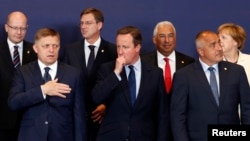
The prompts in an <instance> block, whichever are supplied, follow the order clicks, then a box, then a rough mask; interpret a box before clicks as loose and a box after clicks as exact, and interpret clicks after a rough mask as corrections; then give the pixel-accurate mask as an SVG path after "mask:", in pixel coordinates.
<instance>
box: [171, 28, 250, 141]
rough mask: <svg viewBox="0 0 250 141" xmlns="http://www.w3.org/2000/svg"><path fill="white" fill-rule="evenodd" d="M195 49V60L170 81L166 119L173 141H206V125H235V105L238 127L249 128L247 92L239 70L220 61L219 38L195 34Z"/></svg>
mask: <svg viewBox="0 0 250 141" xmlns="http://www.w3.org/2000/svg"><path fill="white" fill-rule="evenodd" d="M196 49H197V52H198V54H199V60H197V61H196V62H195V63H193V64H190V65H189V66H187V67H185V68H183V69H181V70H180V71H177V72H176V73H175V75H174V79H173V88H172V99H171V106H170V112H171V113H170V115H171V127H172V131H173V135H174V140H175V141H207V140H208V139H207V138H208V134H207V133H208V125H209V124H215V125H219V124H227V125H228V124H231V125H239V124H240V118H239V115H238V105H239V104H240V105H241V122H242V124H250V88H249V84H248V80H247V77H246V73H245V71H244V69H243V67H241V66H239V65H236V64H233V63H229V62H225V61H222V59H223V53H222V48H221V46H220V44H219V38H218V36H217V34H216V33H214V32H212V31H203V32H200V33H199V34H197V36H196ZM211 68H212V69H211ZM210 71H211V72H210ZM212 76H215V77H212ZM210 86H211V87H210Z"/></svg>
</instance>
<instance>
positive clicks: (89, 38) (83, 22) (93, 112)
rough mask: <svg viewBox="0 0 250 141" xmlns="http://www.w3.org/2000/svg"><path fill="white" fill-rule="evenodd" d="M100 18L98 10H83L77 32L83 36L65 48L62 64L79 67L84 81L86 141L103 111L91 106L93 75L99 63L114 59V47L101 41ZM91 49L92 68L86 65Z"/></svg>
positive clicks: (92, 139) (93, 135) (92, 135)
mask: <svg viewBox="0 0 250 141" xmlns="http://www.w3.org/2000/svg"><path fill="white" fill-rule="evenodd" d="M103 22H104V17H103V14H102V12H101V11H100V10H98V9H95V8H87V9H85V10H83V11H82V12H81V14H80V29H81V33H82V36H83V39H82V40H81V41H77V42H75V43H72V44H70V45H68V46H67V47H66V48H65V55H64V62H66V63H68V64H70V65H72V66H74V67H77V68H79V69H80V70H82V71H83V73H84V75H85V78H84V79H85V80H86V81H87V88H86V89H87V97H86V99H87V100H86V101H87V118H88V119H87V120H88V132H89V133H88V136H89V141H95V140H96V139H95V138H96V135H97V132H98V129H99V127H100V123H101V119H102V117H103V114H104V112H105V105H104V104H103V103H102V104H100V105H95V104H94V103H93V102H92V98H91V95H90V91H91V90H92V88H93V87H94V85H95V83H96V75H97V70H98V69H99V66H100V65H101V64H102V63H105V62H109V61H113V60H115V59H116V56H117V54H116V47H115V45H114V44H112V43H110V42H108V41H106V40H104V39H103V38H101V36H100V33H101V29H102V27H103ZM89 46H91V48H93V46H95V47H94V48H93V50H94V53H93V54H94V57H93V58H94V59H93V60H94V62H93V65H92V67H91V66H90V65H89V64H91V63H88V62H89V60H91V59H89V56H91V55H90V54H91V51H90V48H89Z"/></svg>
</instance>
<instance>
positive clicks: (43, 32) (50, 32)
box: [34, 28, 60, 42]
mask: <svg viewBox="0 0 250 141" xmlns="http://www.w3.org/2000/svg"><path fill="white" fill-rule="evenodd" d="M48 36H53V37H54V36H56V37H57V38H58V39H59V40H60V35H59V33H58V32H57V31H56V30H54V29H51V28H41V29H39V30H37V32H36V34H35V38H34V40H35V42H37V41H39V40H40V39H41V38H43V37H48Z"/></svg>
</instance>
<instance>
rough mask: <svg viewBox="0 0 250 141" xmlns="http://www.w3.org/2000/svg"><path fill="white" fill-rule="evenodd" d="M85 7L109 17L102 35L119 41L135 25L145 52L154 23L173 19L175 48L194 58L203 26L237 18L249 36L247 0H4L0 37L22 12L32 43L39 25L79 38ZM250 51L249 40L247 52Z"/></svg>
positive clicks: (0, 11)
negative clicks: (10, 18) (15, 14)
mask: <svg viewBox="0 0 250 141" xmlns="http://www.w3.org/2000/svg"><path fill="white" fill-rule="evenodd" d="M87 7H96V8H98V9H100V10H102V11H103V13H104V17H105V21H104V28H103V30H102V36H103V37H104V38H105V39H107V40H109V41H111V42H115V34H116V31H117V29H118V28H120V27H122V26H125V25H133V26H137V27H139V28H140V29H141V31H142V33H143V49H142V52H143V53H144V52H148V51H152V50H153V49H154V48H155V47H154V45H153V43H152V34H153V33H152V32H153V28H154V26H155V24H156V23H157V22H159V21H162V20H169V21H171V22H172V23H173V24H174V25H175V27H176V30H177V47H176V49H177V50H179V51H181V52H183V53H186V54H188V55H190V56H193V57H196V56H197V53H196V50H195V46H194V38H195V35H196V34H197V33H198V32H199V31H201V30H204V29H210V30H213V31H216V30H217V27H218V26H219V25H220V24H223V23H225V22H233V23H236V24H240V25H241V26H243V27H244V28H245V30H246V32H247V33H249V34H250V25H249V24H250V1H249V0H237V1H236V0H172V1H171V0H41V1H36V0H15V1H14V0H0V27H1V28H0V40H1V41H2V40H5V38H6V33H5V31H4V24H5V22H6V17H7V15H8V13H9V12H12V11H14V10H20V11H23V12H24V13H26V15H27V16H28V19H29V21H28V24H29V29H28V32H27V36H26V40H28V41H31V42H33V36H34V34H35V32H36V30H37V29H39V28H42V27H51V28H55V29H56V30H57V31H58V32H59V33H60V35H61V45H62V47H64V46H65V45H66V44H69V43H71V42H74V41H76V40H79V39H81V34H80V30H79V26H78V24H79V15H80V12H81V11H82V10H83V9H85V8H87ZM243 51H244V52H246V53H250V41H249V38H247V41H246V46H245V48H244V50H243Z"/></svg>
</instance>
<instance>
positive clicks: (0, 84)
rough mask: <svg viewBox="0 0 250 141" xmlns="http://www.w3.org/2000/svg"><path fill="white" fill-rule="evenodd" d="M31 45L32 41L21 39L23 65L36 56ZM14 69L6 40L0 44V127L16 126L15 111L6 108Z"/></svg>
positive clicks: (16, 117) (16, 116)
mask: <svg viewBox="0 0 250 141" xmlns="http://www.w3.org/2000/svg"><path fill="white" fill-rule="evenodd" d="M32 46H33V44H32V43H30V42H27V41H23V60H22V64H23V65H24V64H27V63H28V62H31V61H34V60H35V59H36V58H37V55H36V53H35V52H34V50H33V47H32ZM14 70H15V68H14V65H13V62H12V57H11V54H10V50H9V45H8V43H7V40H6V41H5V42H3V43H1V44H0V115H1V116H0V129H10V128H17V126H18V115H17V113H16V112H13V111H11V110H10V109H9V108H8V96H9V90H10V87H11V82H12V77H13V72H14Z"/></svg>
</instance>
